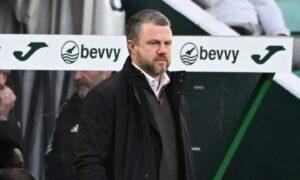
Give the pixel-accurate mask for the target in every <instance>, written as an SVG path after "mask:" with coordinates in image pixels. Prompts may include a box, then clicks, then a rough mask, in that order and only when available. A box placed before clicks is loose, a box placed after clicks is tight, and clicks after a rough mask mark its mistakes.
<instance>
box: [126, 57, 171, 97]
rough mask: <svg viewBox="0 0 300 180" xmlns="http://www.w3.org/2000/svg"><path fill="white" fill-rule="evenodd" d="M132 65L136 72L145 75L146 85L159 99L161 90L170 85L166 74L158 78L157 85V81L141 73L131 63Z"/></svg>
mask: <svg viewBox="0 0 300 180" xmlns="http://www.w3.org/2000/svg"><path fill="white" fill-rule="evenodd" d="M132 65H133V66H134V67H135V68H137V69H138V70H140V71H141V72H142V73H143V74H144V75H145V77H146V80H147V82H148V84H149V85H150V87H151V89H152V90H153V92H154V94H155V96H156V97H157V99H159V94H160V90H161V88H162V87H164V86H165V85H167V84H169V83H170V78H169V76H168V75H167V73H166V72H165V73H163V74H162V75H161V76H160V83H159V82H158V81H156V79H154V78H153V77H152V76H150V75H149V74H147V73H146V72H145V71H143V70H142V69H141V68H140V67H138V66H137V65H136V64H134V63H133V62H132Z"/></svg>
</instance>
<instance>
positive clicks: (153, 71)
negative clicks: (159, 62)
mask: <svg viewBox="0 0 300 180" xmlns="http://www.w3.org/2000/svg"><path fill="white" fill-rule="evenodd" d="M137 62H138V63H139V64H138V65H139V67H140V68H141V69H142V70H143V71H145V72H146V73H147V74H149V75H150V76H152V77H156V76H159V75H162V74H163V73H165V72H166V71H167V70H168V67H169V66H170V63H169V62H170V61H168V60H166V62H167V63H166V65H165V66H162V67H156V66H155V64H154V62H152V63H149V62H148V61H145V60H144V59H143V58H142V57H141V56H140V54H138V56H137Z"/></svg>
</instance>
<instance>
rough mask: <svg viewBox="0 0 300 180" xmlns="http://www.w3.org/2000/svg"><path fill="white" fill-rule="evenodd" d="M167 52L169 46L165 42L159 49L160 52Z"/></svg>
mask: <svg viewBox="0 0 300 180" xmlns="http://www.w3.org/2000/svg"><path fill="white" fill-rule="evenodd" d="M166 52H167V47H166V45H164V44H160V45H159V47H158V50H157V53H158V54H166Z"/></svg>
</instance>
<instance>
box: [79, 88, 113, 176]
mask: <svg viewBox="0 0 300 180" xmlns="http://www.w3.org/2000/svg"><path fill="white" fill-rule="evenodd" d="M113 101H114V100H113V99H112V98H110V97H109V95H107V94H104V93H102V92H99V91H94V90H92V91H90V92H89V94H88V95H87V97H86V100H85V103H84V106H83V112H82V115H81V118H80V122H79V129H78V134H77V139H76V141H75V160H74V167H75V177H76V178H77V179H78V180H86V179H88V180H109V178H108V174H109V172H108V164H107V159H108V158H109V156H110V152H111V149H112V148H111V147H112V143H113V141H112V139H113V134H114V133H113V131H114V128H113V127H114V112H113V108H112V107H113Z"/></svg>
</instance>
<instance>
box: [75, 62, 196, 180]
mask: <svg viewBox="0 0 300 180" xmlns="http://www.w3.org/2000/svg"><path fill="white" fill-rule="evenodd" d="M183 76H184V73H182V72H178V73H174V74H171V75H170V79H171V83H170V84H168V85H167V87H166V93H167V95H168V98H169V101H170V102H171V106H172V110H173V113H174V117H175V120H176V126H177V128H176V134H177V140H178V152H179V169H180V170H181V172H179V175H180V178H179V179H180V180H194V173H193V165H192V155H191V142H190V137H189V132H188V122H187V115H188V113H187V109H186V105H185V102H184V98H183V96H182V84H183V80H182V79H183ZM143 86H149V85H147V82H146V79H145V77H144V76H143V75H142V73H141V72H140V71H138V70H137V69H136V68H134V67H133V65H132V64H131V60H130V58H128V59H127V61H126V63H125V65H124V67H123V69H122V71H120V72H119V73H117V74H115V75H114V76H112V77H110V78H109V79H107V80H105V81H103V82H101V83H100V84H99V85H98V86H96V87H95V88H94V89H93V90H91V91H90V93H89V94H88V96H87V98H86V101H85V103H84V107H83V113H82V117H81V119H80V123H79V131H78V136H77V141H76V145H75V162H74V165H75V176H76V178H77V179H79V180H86V179H88V180H142V179H151V180H157V179H158V178H157V176H158V171H159V163H158V162H159V161H160V159H161V150H162V145H161V139H160V136H159V134H158V132H157V130H156V127H155V123H154V122H153V115H152V114H151V113H150V110H149V104H148V103H147V101H146V100H145V96H144V93H143V91H142V87H143ZM149 88H150V87H149Z"/></svg>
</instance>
